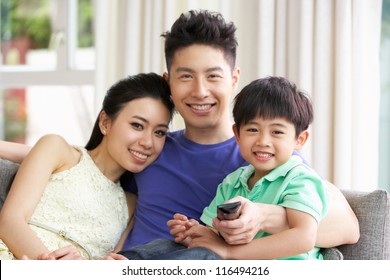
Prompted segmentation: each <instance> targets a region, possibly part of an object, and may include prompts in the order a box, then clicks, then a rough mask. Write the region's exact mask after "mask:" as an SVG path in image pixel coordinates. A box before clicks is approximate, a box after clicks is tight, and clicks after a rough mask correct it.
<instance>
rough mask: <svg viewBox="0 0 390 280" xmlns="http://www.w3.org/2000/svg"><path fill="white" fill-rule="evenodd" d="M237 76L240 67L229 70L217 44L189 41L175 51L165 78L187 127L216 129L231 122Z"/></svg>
mask: <svg viewBox="0 0 390 280" xmlns="http://www.w3.org/2000/svg"><path fill="white" fill-rule="evenodd" d="M238 76H239V70H238V69H233V70H232V69H231V68H230V66H229V64H228V63H227V61H226V60H225V58H224V56H223V52H222V51H221V50H219V49H217V48H213V47H210V46H206V45H192V46H189V47H185V48H183V49H179V50H178V51H177V52H176V53H175V55H174V57H173V61H172V65H171V68H170V69H169V77H168V81H169V85H170V88H171V93H172V99H173V102H174V103H175V107H176V109H177V110H178V111H179V113H180V114H181V116H182V117H183V119H184V122H185V125H186V129H215V128H217V127H218V126H220V125H221V123H224V124H226V122H230V107H229V104H230V97H231V94H232V92H233V91H234V90H235V89H236V87H237V83H238Z"/></svg>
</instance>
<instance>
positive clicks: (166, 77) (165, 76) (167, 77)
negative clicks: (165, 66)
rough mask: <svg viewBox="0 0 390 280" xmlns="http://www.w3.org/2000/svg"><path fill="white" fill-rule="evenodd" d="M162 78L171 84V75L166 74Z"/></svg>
mask: <svg viewBox="0 0 390 280" xmlns="http://www.w3.org/2000/svg"><path fill="white" fill-rule="evenodd" d="M162 76H163V78H164V79H165V80H166V81H167V82H169V74H168V72H164V73H163V75H162Z"/></svg>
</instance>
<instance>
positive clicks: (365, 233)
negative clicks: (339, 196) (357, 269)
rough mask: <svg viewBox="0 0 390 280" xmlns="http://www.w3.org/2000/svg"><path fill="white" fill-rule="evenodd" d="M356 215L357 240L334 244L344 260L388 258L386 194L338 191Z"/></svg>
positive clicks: (389, 211) (389, 234) (389, 227)
mask: <svg viewBox="0 0 390 280" xmlns="http://www.w3.org/2000/svg"><path fill="white" fill-rule="evenodd" d="M341 191H342V193H343V194H344V196H345V198H346V199H347V201H348V203H349V204H350V205H351V208H352V210H353V211H354V213H355V214H356V217H357V219H358V221H359V227H360V239H359V241H358V242H357V243H356V244H346V245H342V246H339V247H337V249H339V250H340V252H341V253H342V254H343V256H344V259H346V260H383V259H385V260H388V259H390V195H389V193H388V192H387V191H385V190H375V191H372V192H360V191H351V190H341Z"/></svg>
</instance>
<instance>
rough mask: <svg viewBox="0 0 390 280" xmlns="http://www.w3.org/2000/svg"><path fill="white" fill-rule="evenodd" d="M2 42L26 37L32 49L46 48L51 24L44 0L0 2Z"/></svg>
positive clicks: (1, 0) (5, 0)
mask: <svg viewBox="0 0 390 280" xmlns="http://www.w3.org/2000/svg"><path fill="white" fill-rule="evenodd" d="M0 2H1V6H0V11H1V23H0V32H1V33H0V35H1V39H2V40H11V39H14V38H20V37H28V38H29V39H30V41H31V47H32V48H46V47H47V46H48V45H49V41H50V36H51V22H50V18H49V16H48V14H49V13H48V11H47V10H48V4H47V1H46V0H0Z"/></svg>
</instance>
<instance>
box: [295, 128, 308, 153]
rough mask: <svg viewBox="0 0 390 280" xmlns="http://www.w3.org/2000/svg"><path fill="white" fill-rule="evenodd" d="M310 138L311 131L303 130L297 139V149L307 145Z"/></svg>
mask: <svg viewBox="0 0 390 280" xmlns="http://www.w3.org/2000/svg"><path fill="white" fill-rule="evenodd" d="M308 138H309V131H307V130H304V131H302V132H301V133H300V134H299V136H298V138H297V140H296V143H295V150H300V149H301V148H302V147H303V145H305V143H306V141H307V139H308Z"/></svg>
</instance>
